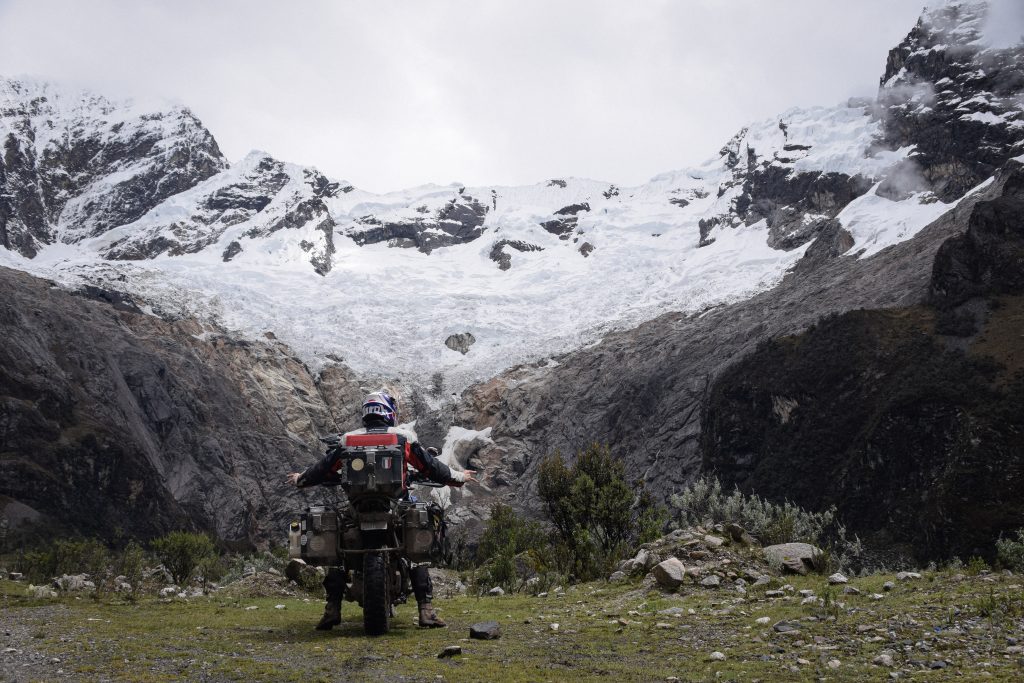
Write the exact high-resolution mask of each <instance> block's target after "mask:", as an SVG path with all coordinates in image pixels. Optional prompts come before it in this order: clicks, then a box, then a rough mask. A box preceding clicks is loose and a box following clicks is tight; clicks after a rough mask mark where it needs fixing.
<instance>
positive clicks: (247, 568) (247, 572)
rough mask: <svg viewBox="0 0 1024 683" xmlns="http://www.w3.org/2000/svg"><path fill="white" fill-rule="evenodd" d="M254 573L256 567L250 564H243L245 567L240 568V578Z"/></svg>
mask: <svg viewBox="0 0 1024 683" xmlns="http://www.w3.org/2000/svg"><path fill="white" fill-rule="evenodd" d="M255 575H256V567H254V566H253V565H251V564H247V565H245V569H243V570H242V578H245V577H248V576H255Z"/></svg>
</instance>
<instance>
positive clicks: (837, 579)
mask: <svg viewBox="0 0 1024 683" xmlns="http://www.w3.org/2000/svg"><path fill="white" fill-rule="evenodd" d="M828 582H829V583H830V584H832V585H833V586H838V585H839V584H841V583H848V582H849V579H848V578H846V577H845V576H844V575H843V574H842V573H841V572H836V573H835V574H833V575H832V576H830V577H828Z"/></svg>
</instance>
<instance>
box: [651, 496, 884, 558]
mask: <svg viewBox="0 0 1024 683" xmlns="http://www.w3.org/2000/svg"><path fill="white" fill-rule="evenodd" d="M670 502H671V505H672V507H673V508H674V509H675V517H676V519H675V522H676V524H677V525H678V526H679V527H692V526H711V525H712V524H718V523H725V522H733V523H735V524H738V525H740V526H741V527H743V528H744V529H746V530H747V531H748V532H749V533H750V534H751V535H752V536H754V537H755V538H757V539H758V540H759V541H760V542H761V543H762V544H764V545H774V544H776V543H791V542H794V541H801V542H804V543H811V544H813V545H816V546H818V547H820V548H822V549H823V550H825V551H826V552H827V554H828V557H829V558H830V561H829V562H828V563H827V564H828V565H830V567H828V568H833V567H834V568H842V569H850V568H855V566H856V565H858V564H859V563H861V562H862V561H863V555H864V548H863V546H862V545H861V542H860V540H859V539H858V538H856V537H853V538H852V539H851V538H849V537H848V536H847V533H846V527H845V526H844V525H843V524H842V523H840V521H839V520H838V518H837V516H836V509H835V507H830V508H829V509H828V510H825V511H824V512H809V511H807V510H804V509H803V508H801V507H798V506H796V505H793V504H792V503H790V502H788V501H786V502H784V503H782V504H777V503H772V502H769V501H767V500H765V499H764V498H761V497H760V496H757V495H747V494H744V493H743V492H741V491H740V490H739V489H735V490H734V491H733V492H732V493H731V494H729V495H726V494H725V492H724V491H723V490H722V484H721V483H720V482H719V481H718V480H717V479H715V478H713V477H701V478H700V479H698V480H697V481H695V482H693V483H692V484H690V485H689V486H687V487H686V488H685V489H683V491H682V492H681V493H679V494H677V495H674V496H672V497H671V499H670Z"/></svg>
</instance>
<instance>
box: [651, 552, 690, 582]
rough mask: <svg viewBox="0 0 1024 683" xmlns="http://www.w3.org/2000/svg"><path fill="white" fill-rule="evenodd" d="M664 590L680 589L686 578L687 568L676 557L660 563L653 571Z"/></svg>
mask: <svg viewBox="0 0 1024 683" xmlns="http://www.w3.org/2000/svg"><path fill="white" fill-rule="evenodd" d="M651 573H652V574H653V575H654V579H655V581H657V582H658V585H659V586H661V587H662V588H678V587H679V586H680V585H681V584H682V583H683V579H684V578H685V577H686V567H684V566H683V563H682V562H680V561H679V560H678V559H677V558H675V557H670V558H668V559H667V560H665V561H663V562H659V563H658V564H657V565H655V566H654V569H653V570H652V571H651Z"/></svg>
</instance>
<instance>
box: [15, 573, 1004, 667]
mask: <svg viewBox="0 0 1024 683" xmlns="http://www.w3.org/2000/svg"><path fill="white" fill-rule="evenodd" d="M885 581H895V582H896V586H895V588H893V589H892V590H891V591H884V590H883V583H884V582H885ZM789 582H790V583H791V584H792V586H793V587H794V589H795V591H799V590H801V589H810V590H814V591H815V593H816V595H817V596H819V597H821V598H823V599H824V603H825V604H821V602H817V603H815V604H801V602H802V600H803V598H802V597H801V596H800V595H799V594H798V593H796V592H787V594H786V596H785V597H774V598H769V597H765V595H764V590H763V589H759V590H758V591H757V592H755V591H753V590H751V592H750V593H749V594H748V595H747V596H745V597H743V596H740V595H738V594H737V593H736V592H734V591H733V590H732V589H729V588H723V589H717V590H716V589H701V588H698V587H695V586H688V587H686V588H685V589H684V590H683V591H682V592H681V593H678V594H667V595H666V594H663V593H660V592H658V591H656V590H649V589H647V588H645V587H643V586H642V585H640V584H627V585H610V584H605V583H599V584H586V585H582V586H576V587H571V588H569V589H568V590H566V591H565V592H564V593H561V594H552V595H549V596H547V597H533V596H526V595H515V596H503V597H496V598H495V597H481V598H477V597H459V598H453V599H448V600H444V601H441V602H439V606H440V607H442V608H443V616H444V617H445V618H446V619H447V620H448V623H449V628H447V629H443V630H442V629H439V630H420V629H418V628H416V627H415V625H414V618H415V615H414V612H415V610H414V607H413V606H411V605H406V606H402V607H400V608H399V616H398V618H397V619H396V624H395V628H394V630H393V632H392V633H391V634H389V635H388V636H384V637H381V638H372V639H371V638H366V637H364V636H363V635H362V629H361V623H360V615H359V613H358V612H357V608H356V607H355V606H354V605H351V604H346V605H345V607H344V609H343V614H344V616H345V619H346V622H345V624H344V625H343V626H342V627H340V628H336V629H335V630H334V631H332V632H326V633H324V632H317V631H314V630H313V629H312V626H313V624H314V623H315V622H316V620H317V619H318V618H319V615H320V610H321V607H322V605H321V603H319V602H318V601H317V600H315V599H314V600H308V601H305V600H303V599H297V598H286V599H282V598H257V599H250V600H247V599H231V600H226V599H218V598H217V597H216V596H211V597H207V598H194V599H191V600H188V601H184V600H177V599H176V600H173V601H160V600H158V599H154V598H148V599H143V600H140V601H139V602H137V603H134V604H132V603H128V602H123V601H116V600H113V599H99V600H95V599H92V598H89V597H80V598H74V597H64V598H60V599H58V600H31V599H27V598H25V597H24V596H25V586H24V584H17V583H10V582H2V583H0V590H2V592H3V605H4V608H3V613H2V614H3V616H2V628H3V629H4V633H5V634H6V636H7V644H6V645H5V646H4V647H5V648H6V651H5V652H4V653H3V655H2V657H3V658H4V660H5V664H4V668H3V669H2V671H3V672H4V675H5V676H6V680H41V681H42V680H47V681H48V680H114V681H122V680H131V681H174V680H191V681H203V680H210V681H220V680H246V681H304V682H310V681H337V680H352V681H370V680H373V681H436V680H442V679H443V680H446V681H498V680H500V681H562V680H599V679H607V680H622V681H633V680H636V681H657V680H666V679H670V678H671V677H677V678H678V679H679V680H682V681H704V680H709V681H710V680H722V681H728V680H736V681H755V680H758V679H760V680H763V681H778V680H787V681H789V680H820V679H827V680H832V681H860V680H881V679H885V678H887V677H888V676H889V675H890V672H896V673H897V674H899V676H901V677H910V678H913V680H920V681H944V680H954V679H959V680H963V679H964V678H965V677H966V678H967V679H976V678H977V679H985V680H993V681H1020V680H1024V654H1022V653H1020V651H1019V650H1018V649H1017V647H1015V646H1016V644H1017V643H1021V642H1024V589H1022V586H1021V583H1024V580H1022V578H1021V577H1019V576H1006V575H988V576H953V575H950V574H948V573H933V574H925V575H924V577H923V578H921V579H919V580H916V581H896V579H895V578H894V577H893V576H884V575H877V576H871V577H865V578H861V579H854V580H852V581H851V585H854V586H856V587H857V588H859V589H860V590H861V591H862V593H861V594H860V595H845V594H843V593H842V591H841V590H840V589H841V587H838V588H835V587H833V588H829V587H828V586H827V584H826V582H825V580H824V579H823V578H822V577H795V578H793V579H790V580H789ZM770 588H772V587H770ZM876 593H877V594H879V595H881V596H883V597H881V598H880V599H877V598H874V597H872V594H876ZM277 605H284V608H283V609H277V608H276V606H277ZM252 607H256V609H251V608H252ZM247 608H249V609H247ZM672 608H678V609H675V610H672ZM661 610H672V611H671V612H669V613H659V612H660V611H661ZM761 617H767V618H768V623H767V624H759V623H757V621H756V620H757V619H758V618H761ZM488 619H494V620H497V621H499V622H500V623H501V627H502V631H503V636H502V638H501V639H500V640H496V641H476V640H468V638H467V637H468V633H469V626H470V624H472V623H475V622H477V621H483V620H488ZM780 620H787V621H790V622H794V623H796V624H797V625H798V627H799V633H798V634H795V635H792V634H783V633H777V632H776V631H775V630H774V629H773V628H772V625H773V624H775V623H776V622H778V621H780ZM552 624H558V626H557V630H556V629H555V628H554V627H553V626H552ZM448 645H461V646H462V649H463V654H462V655H460V656H456V657H454V658H451V659H443V660H441V659H438V658H437V654H438V653H439V652H440V651H441V650H442V649H443V648H444V647H445V646H448ZM887 649H888V650H890V651H892V652H893V659H894V662H895V665H894V666H893V667H887V666H878V665H874V664H872V660H873V659H874V658H875V657H876V656H878V655H879V654H880V653H882V652H883V651H884V650H887ZM715 651H718V652H721V653H723V654H724V655H725V657H726V658H725V661H712V660H711V659H710V655H711V653H712V652H715ZM54 659H56V660H59V661H56V662H55V661H53V660H54ZM830 660H835V662H838V664H836V663H835V662H832V664H831V666H830ZM933 666H934V667H939V666H941V667H943V668H935V669H932V668H931V667H933Z"/></svg>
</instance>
